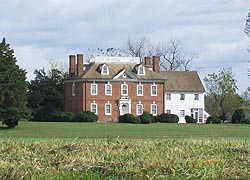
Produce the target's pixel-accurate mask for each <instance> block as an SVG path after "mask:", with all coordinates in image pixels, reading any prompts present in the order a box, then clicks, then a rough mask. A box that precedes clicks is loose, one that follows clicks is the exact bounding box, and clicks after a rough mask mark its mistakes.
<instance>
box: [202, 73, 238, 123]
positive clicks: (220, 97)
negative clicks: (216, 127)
mask: <svg viewBox="0 0 250 180" xmlns="http://www.w3.org/2000/svg"><path fill="white" fill-rule="evenodd" d="M204 82H205V85H206V89H207V95H208V96H211V97H212V98H213V99H214V100H215V102H216V103H217V104H218V106H219V109H220V111H221V112H220V113H221V114H220V116H221V118H222V119H226V116H227V115H228V113H229V109H228V107H227V106H229V107H231V106H233V105H234V101H232V98H233V97H235V95H236V89H237V86H236V80H235V79H234V77H233V73H232V69H231V68H229V69H223V70H222V71H219V73H218V74H215V73H212V74H208V77H206V78H204ZM226 104H228V105H227V106H226Z"/></svg>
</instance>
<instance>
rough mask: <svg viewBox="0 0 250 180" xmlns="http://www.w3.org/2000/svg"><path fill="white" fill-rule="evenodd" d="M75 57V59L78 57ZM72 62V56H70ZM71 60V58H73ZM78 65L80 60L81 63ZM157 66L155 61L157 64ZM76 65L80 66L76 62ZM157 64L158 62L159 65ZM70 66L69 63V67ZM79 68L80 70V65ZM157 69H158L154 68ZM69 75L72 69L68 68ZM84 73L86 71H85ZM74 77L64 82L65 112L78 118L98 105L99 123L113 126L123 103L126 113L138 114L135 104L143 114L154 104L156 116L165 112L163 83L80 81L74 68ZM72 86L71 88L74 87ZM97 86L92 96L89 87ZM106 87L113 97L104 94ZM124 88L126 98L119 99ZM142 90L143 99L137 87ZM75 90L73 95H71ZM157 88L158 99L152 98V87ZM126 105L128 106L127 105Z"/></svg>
mask: <svg viewBox="0 0 250 180" xmlns="http://www.w3.org/2000/svg"><path fill="white" fill-rule="evenodd" d="M77 57H78V56H77ZM80 57H81V56H80ZM70 58H72V56H70ZM73 59H74V58H73ZM80 61H81V60H80ZM156 61H157V62H158V59H157V60H156ZM78 63H79V62H78ZM158 63H159V62H158ZM71 66H72V63H71ZM80 66H82V64H81V62H80ZM154 67H156V71H157V70H158V69H157V66H156V65H154ZM70 70H71V72H72V71H73V70H72V67H71V68H70ZM87 70H88V69H86V70H85V71H87ZM77 71H78V72H77V74H78V75H77V76H76V77H74V76H72V77H70V78H69V79H67V80H65V110H66V111H69V112H73V113H74V114H79V113H80V112H81V111H91V110H92V109H91V104H92V103H94V104H96V105H97V107H96V110H97V115H98V117H99V120H98V121H100V122H105V121H114V122H116V121H117V120H118V118H119V115H121V113H122V110H121V108H122V106H123V105H122V102H126V103H124V104H126V105H127V107H125V108H126V109H125V110H128V111H129V113H131V114H134V115H138V114H137V104H142V105H143V110H144V111H147V112H149V113H151V111H152V107H151V105H152V104H154V105H156V106H157V114H161V113H162V112H164V87H165V86H164V80H159V79H155V80H154V79H152V78H151V79H143V80H141V79H115V80H114V79H104V78H96V77H93V79H92V78H91V79H90V78H88V79H86V78H84V73H85V72H84V71H83V77H79V75H80V72H79V69H78V68H77ZM73 83H74V85H73ZM93 83H94V84H96V85H97V95H92V94H91V84H93ZM105 84H110V85H111V86H112V94H111V95H106V94H105ZM122 84H126V85H127V87H128V94H127V95H122V92H121V88H122V87H121V86H122ZM139 84H140V85H142V86H143V96H139V95H137V85H139ZM72 86H75V92H72V90H73V89H74V87H72ZM152 86H156V87H157V95H151V91H152V90H151V87H152ZM106 103H110V104H111V107H112V109H111V113H110V114H109V115H107V114H105V104H106ZM128 104H129V105H128Z"/></svg>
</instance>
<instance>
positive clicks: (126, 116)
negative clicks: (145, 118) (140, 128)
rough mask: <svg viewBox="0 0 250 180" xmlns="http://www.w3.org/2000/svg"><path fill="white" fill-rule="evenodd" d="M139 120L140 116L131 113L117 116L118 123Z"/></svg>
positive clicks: (135, 122)
mask: <svg viewBox="0 0 250 180" xmlns="http://www.w3.org/2000/svg"><path fill="white" fill-rule="evenodd" d="M140 122H141V120H140V118H139V117H137V116H134V115H133V114H124V115H122V116H120V117H119V123H132V124H139V123H140Z"/></svg>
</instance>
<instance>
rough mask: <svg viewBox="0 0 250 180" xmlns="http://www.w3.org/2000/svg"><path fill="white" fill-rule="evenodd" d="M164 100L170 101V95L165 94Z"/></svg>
mask: <svg viewBox="0 0 250 180" xmlns="http://www.w3.org/2000/svg"><path fill="white" fill-rule="evenodd" d="M166 100H168V101H170V100H171V94H169V93H168V94H166Z"/></svg>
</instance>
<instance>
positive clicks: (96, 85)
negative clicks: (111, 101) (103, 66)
mask: <svg viewBox="0 0 250 180" xmlns="http://www.w3.org/2000/svg"><path fill="white" fill-rule="evenodd" d="M94 86H95V87H96V92H95V93H93V87H94ZM91 95H98V84H96V83H95V82H93V83H92V84H91Z"/></svg>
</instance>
